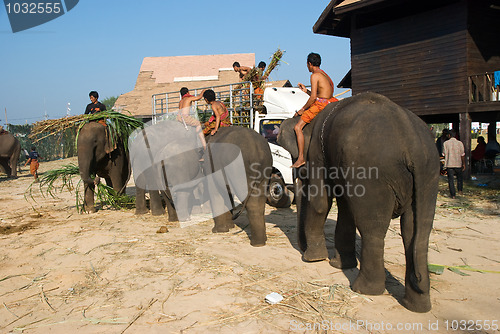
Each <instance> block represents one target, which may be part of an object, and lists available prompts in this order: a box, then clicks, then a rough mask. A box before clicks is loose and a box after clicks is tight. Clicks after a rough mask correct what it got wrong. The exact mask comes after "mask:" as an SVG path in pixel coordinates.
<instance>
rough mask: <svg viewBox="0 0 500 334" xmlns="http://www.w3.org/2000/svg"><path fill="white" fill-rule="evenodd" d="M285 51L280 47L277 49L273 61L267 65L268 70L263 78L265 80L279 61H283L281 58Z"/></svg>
mask: <svg viewBox="0 0 500 334" xmlns="http://www.w3.org/2000/svg"><path fill="white" fill-rule="evenodd" d="M284 53H285V52H284V51H282V50H280V49H279V48H278V50H276V52H275V53H274V54H273V56H272V57H271V62H270V63H269V65H267V69H266V71H265V72H264V74H263V75H262V79H264V80H265V79H267V78H268V77H269V74H271V72H272V71H273V70H274V69H275V68H276V67H277V66H278V65H279V62H280V61H281V58H283V54H284Z"/></svg>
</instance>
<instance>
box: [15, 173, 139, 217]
mask: <svg viewBox="0 0 500 334" xmlns="http://www.w3.org/2000/svg"><path fill="white" fill-rule="evenodd" d="M76 176H80V171H79V168H78V166H76V165H75V164H69V165H63V166H62V167H61V168H56V169H51V170H49V171H47V172H45V173H44V174H43V176H41V177H40V179H39V183H38V185H39V188H40V193H41V194H42V196H45V195H50V196H51V197H52V198H56V197H57V192H59V193H61V192H62V191H63V190H64V189H65V188H66V189H67V190H68V191H69V192H72V191H75V193H76V208H77V210H78V211H81V209H82V208H83V206H82V202H81V201H82V199H81V194H80V191H81V184H82V180H81V179H80V180H79V181H78V183H77V184H76V187H75V186H74V182H73V178H74V177H76ZM92 178H93V177H92ZM59 179H60V180H61V182H62V184H61V185H56V184H55V182H56V181H57V180H59ZM34 184H35V182H33V183H32V184H30V186H29V187H28V189H27V190H26V193H25V198H26V195H29V196H30V197H31V198H32V199H33V200H35V199H34V196H33V185H34ZM96 197H97V201H98V202H100V204H101V206H105V205H109V206H111V207H113V208H115V209H123V208H131V207H133V206H134V203H135V200H134V198H133V197H130V196H128V195H126V194H118V193H117V192H116V191H115V190H114V189H113V188H111V187H108V186H107V185H105V184H103V183H98V184H97V191H96Z"/></svg>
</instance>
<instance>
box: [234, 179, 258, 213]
mask: <svg viewBox="0 0 500 334" xmlns="http://www.w3.org/2000/svg"><path fill="white" fill-rule="evenodd" d="M265 181H266V179H265V178H264V179H262V180H261V181H260V183H259V186H258V187H252V190H251V191H250V193H249V194H248V196H247V198H245V200H244V201H243V203H242V205H241V208H240V210H239V211H238V212H236V213H234V209H233V210H231V214H232V215H233V218H232V220H235V219H237V218H238V217H239V216H240V215H241V213H242V212H243V210H245V207H246V205H247V203H248V200H249V199H250V197H251V196H252V194H253V192H254V191H255V189H260V188H261V186H262V182H265Z"/></svg>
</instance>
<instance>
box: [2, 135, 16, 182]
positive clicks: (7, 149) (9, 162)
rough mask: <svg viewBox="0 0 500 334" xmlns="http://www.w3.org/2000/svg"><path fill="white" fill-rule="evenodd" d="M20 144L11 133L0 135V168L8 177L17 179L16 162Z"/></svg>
mask: <svg viewBox="0 0 500 334" xmlns="http://www.w3.org/2000/svg"><path fill="white" fill-rule="evenodd" d="M20 152H21V144H20V143H19V140H17V138H16V137H14V136H13V135H12V134H11V133H5V134H2V135H0V167H2V169H3V170H4V171H5V173H6V174H7V176H8V177H17V162H18V160H19V153H20Z"/></svg>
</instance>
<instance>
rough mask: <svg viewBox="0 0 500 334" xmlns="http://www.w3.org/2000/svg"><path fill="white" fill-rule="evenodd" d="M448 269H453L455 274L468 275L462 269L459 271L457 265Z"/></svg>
mask: <svg viewBox="0 0 500 334" xmlns="http://www.w3.org/2000/svg"><path fill="white" fill-rule="evenodd" d="M448 270H451V271H453V272H454V273H455V274H459V275H460V276H470V275H469V274H467V273H464V272H463V271H461V270H460V269H458V268H457V267H448Z"/></svg>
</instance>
